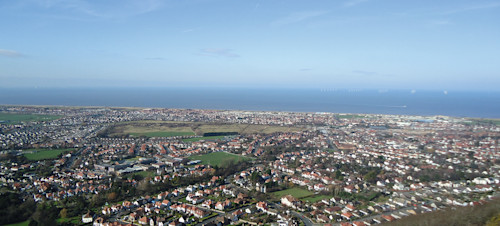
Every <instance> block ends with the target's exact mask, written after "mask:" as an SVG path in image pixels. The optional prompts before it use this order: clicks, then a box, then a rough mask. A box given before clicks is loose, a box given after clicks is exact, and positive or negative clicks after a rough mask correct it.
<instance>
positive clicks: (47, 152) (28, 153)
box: [23, 148, 74, 161]
mask: <svg viewBox="0 0 500 226" xmlns="http://www.w3.org/2000/svg"><path fill="white" fill-rule="evenodd" d="M73 150H74V149H72V148H67V149H52V150H51V149H29V150H24V151H23V153H24V154H23V155H24V157H26V158H27V159H28V160H31V161H38V160H45V159H55V158H57V157H58V156H59V155H60V154H62V153H65V152H70V151H73Z"/></svg>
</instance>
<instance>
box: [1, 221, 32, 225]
mask: <svg viewBox="0 0 500 226" xmlns="http://www.w3.org/2000/svg"><path fill="white" fill-rule="evenodd" d="M29 224H30V221H29V220H27V221H23V222H19V223H15V224H7V225H6V226H28V225H29Z"/></svg>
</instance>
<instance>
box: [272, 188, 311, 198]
mask: <svg viewBox="0 0 500 226" xmlns="http://www.w3.org/2000/svg"><path fill="white" fill-rule="evenodd" d="M271 194H273V195H274V196H275V197H277V198H281V197H282V196H285V195H291V196H293V197H295V198H298V199H300V198H304V197H308V196H311V195H314V192H312V191H309V190H306V189H302V188H289V189H286V190H282V191H276V192H273V193H271Z"/></svg>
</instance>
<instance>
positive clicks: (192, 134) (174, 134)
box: [130, 131, 194, 137]
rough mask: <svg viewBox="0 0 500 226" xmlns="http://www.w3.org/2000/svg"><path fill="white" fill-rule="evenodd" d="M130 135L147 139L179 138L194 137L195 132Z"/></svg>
mask: <svg viewBox="0 0 500 226" xmlns="http://www.w3.org/2000/svg"><path fill="white" fill-rule="evenodd" d="M130 135H132V136H135V137H140V136H146V137H178V136H194V133H193V132H163V131H155V132H144V133H130Z"/></svg>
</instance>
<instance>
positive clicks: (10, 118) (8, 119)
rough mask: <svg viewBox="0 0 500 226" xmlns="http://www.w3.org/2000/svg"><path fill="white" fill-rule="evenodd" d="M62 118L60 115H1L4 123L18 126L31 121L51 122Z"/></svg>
mask: <svg viewBox="0 0 500 226" xmlns="http://www.w3.org/2000/svg"><path fill="white" fill-rule="evenodd" d="M61 117H62V116H59V115H36V114H11V113H0V121H3V122H5V123H7V124H16V123H20V122H31V121H50V120H54V119H58V118H61Z"/></svg>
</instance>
